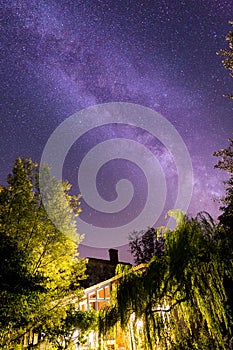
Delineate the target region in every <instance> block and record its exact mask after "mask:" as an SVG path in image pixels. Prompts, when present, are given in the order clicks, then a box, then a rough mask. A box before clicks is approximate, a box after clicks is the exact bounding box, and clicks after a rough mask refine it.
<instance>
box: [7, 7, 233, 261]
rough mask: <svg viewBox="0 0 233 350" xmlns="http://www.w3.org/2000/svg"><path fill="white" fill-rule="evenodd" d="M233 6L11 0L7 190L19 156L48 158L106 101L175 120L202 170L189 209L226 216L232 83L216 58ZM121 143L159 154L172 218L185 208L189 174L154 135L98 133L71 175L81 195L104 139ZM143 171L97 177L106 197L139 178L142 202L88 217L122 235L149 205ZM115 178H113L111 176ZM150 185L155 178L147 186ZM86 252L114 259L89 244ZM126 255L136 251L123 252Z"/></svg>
mask: <svg viewBox="0 0 233 350" xmlns="http://www.w3.org/2000/svg"><path fill="white" fill-rule="evenodd" d="M232 13H233V3H232V1H227V0H226V1H217V0H209V1H200V0H199V1H195V0H190V1H188V0H185V1H178V0H175V1H168V0H167V1H165V0H164V1H163V0H158V1H150V0H144V1H138V0H135V1H123V0H119V1H114V0H112V1H106V0H99V1H98V0H90V1H79V0H76V1H71V0H66V1H65V0H61V1H58V0H57V1H36V0H21V1H20V0H18V1H14V0H12V1H5V4H4V5H3V31H2V34H1V36H2V38H1V39H2V40H1V41H2V53H3V56H4V57H3V64H2V73H3V75H2V78H1V82H2V87H3V93H2V101H3V103H2V107H1V109H2V110H1V119H0V126H1V140H0V147H1V158H0V166H1V179H0V180H1V182H2V183H5V179H6V176H7V174H8V173H9V172H10V170H11V168H12V165H13V163H14V160H15V159H16V158H17V157H18V156H21V157H24V156H29V157H31V158H32V159H33V160H35V161H38V162H39V161H40V158H41V154H42V152H43V149H44V147H45V144H46V142H47V140H48V138H49V137H50V135H51V134H52V132H53V131H54V130H55V129H56V127H58V125H59V124H60V123H61V122H62V121H64V120H65V119H66V118H68V117H69V116H70V115H72V114H73V113H75V112H77V111H80V110H81V109H83V108H86V107H88V106H92V105H95V104H100V103H105V102H131V103H137V104H140V105H143V106H146V107H150V108H152V109H154V110H155V111H157V112H159V113H161V114H162V115H163V116H164V117H165V118H167V120H169V121H170V122H171V123H172V124H173V125H174V127H175V128H176V129H177V131H178V132H179V133H180V135H181V137H182V138H183V140H184V142H185V144H186V146H187V148H188V150H189V152H190V155H191V159H192V163H193V169H194V192H193V197H192V201H191V204H190V208H189V213H190V214H191V215H195V214H196V213H197V212H198V211H201V210H207V211H209V212H210V213H211V214H212V215H213V216H214V217H216V216H217V214H218V210H217V208H218V204H217V203H215V202H213V200H212V199H213V198H214V197H215V198H219V197H220V196H221V195H222V193H223V186H222V179H223V176H222V174H221V173H220V172H219V171H218V170H216V169H213V166H214V164H215V163H216V159H214V157H212V154H213V152H214V151H216V150H218V149H220V148H223V147H225V146H226V145H227V139H228V138H229V137H231V136H232V131H233V123H232V102H231V101H230V100H229V99H226V98H224V97H223V96H222V95H223V94H224V93H232V80H231V78H230V77H229V74H228V72H227V71H226V70H224V68H223V67H222V64H221V59H220V57H219V56H217V55H216V51H218V50H219V49H221V48H224V47H226V45H227V44H226V43H225V40H224V38H225V36H226V34H227V32H228V31H229V30H230V26H229V24H228V21H229V20H232V18H230V14H232ZM116 137H121V138H129V139H132V140H136V141H138V142H139V143H142V144H144V145H145V146H146V147H147V148H148V149H150V150H151V151H152V152H153V153H154V155H155V156H156V157H157V159H158V160H159V161H160V163H161V166H162V167H163V168H164V170H165V173H166V179H167V186H168V193H169V197H168V198H167V201H166V205H165V208H164V211H163V214H162V215H161V219H160V221H159V222H158V223H159V224H162V223H163V217H164V215H165V212H166V210H168V209H170V207H172V205H173V204H174V196H175V193H176V186H177V174H176V173H175V168H174V162H173V160H172V159H171V157H170V155H169V153H168V152H167V151H166V150H165V149H164V147H163V145H161V144H160V143H159V142H158V141H157V140H155V139H154V138H153V137H152V136H151V135H150V134H149V133H147V132H145V131H143V130H142V129H140V128H136V127H130V126H129V125H127V121H126V125H125V126H119V125H109V126H105V127H100V128H98V129H94V130H92V131H90V132H89V133H88V134H87V135H83V137H82V138H81V139H80V140H79V142H77V143H76V144H74V145H73V147H72V149H71V150H70V152H69V154H68V156H67V159H66V162H65V165H64V178H68V179H69V181H70V182H71V183H73V188H74V191H78V190H79V188H78V185H77V181H76V179H77V168H78V166H79V164H80V162H81V160H82V158H83V157H84V156H85V154H86V153H87V151H89V150H90V149H91V148H92V147H93V146H94V145H96V144H97V143H98V142H101V141H104V140H109V139H112V138H116ZM144 177H145V176H144V175H143V172H142V171H141V170H140V169H139V168H137V166H136V165H134V164H132V163H130V162H127V161H125V160H115V161H114V160H113V161H112V162H109V163H108V164H106V165H105V166H104V167H103V168H102V169H101V171H100V172H99V173H98V176H97V188H98V190H99V192H100V193H101V195H102V196H103V198H105V199H106V200H109V201H111V200H114V199H115V197H116V191H115V185H116V183H117V181H119V180H120V179H122V178H129V179H130V181H131V182H132V184H133V185H134V190H135V195H134V198H133V201H132V203H131V206H130V207H128V208H127V213H118V214H116V215H114V216H111V215H110V214H106V213H105V214H104V213H99V212H98V211H96V210H92V209H91V208H90V207H89V206H88V205H87V204H86V203H85V202H84V201H83V203H82V207H83V214H82V216H83V218H84V219H85V220H86V221H87V222H90V223H92V224H93V225H97V226H104V227H116V226H118V225H121V224H123V223H124V222H125V221H126V220H127V219H131V217H133V216H135V215H137V213H138V212H139V211H140V208H141V207H143V205H144V204H145V200H146V199H145V198H146V189H147V188H146V182H145V181H144V180H145V179H144ZM106 178H107V179H108V181H106V180H103V179H106ZM143 179H144V180H143ZM81 251H82V252H83V254H95V255H99V256H104V252H102V251H101V249H100V250H97V249H96V250H93V249H91V248H87V247H82V248H81ZM121 251H122V257H124V258H126V255H127V254H126V253H125V252H126V248H125V247H124V248H121Z"/></svg>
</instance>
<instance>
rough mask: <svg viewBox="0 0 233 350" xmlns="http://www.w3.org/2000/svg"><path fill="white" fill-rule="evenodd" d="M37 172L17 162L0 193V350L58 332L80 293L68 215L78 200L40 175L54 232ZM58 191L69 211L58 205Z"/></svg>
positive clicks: (75, 240) (80, 272)
mask: <svg viewBox="0 0 233 350" xmlns="http://www.w3.org/2000/svg"><path fill="white" fill-rule="evenodd" d="M38 169H39V166H38V164H36V163H33V162H32V161H31V160H30V159H24V160H23V159H20V158H18V159H17V161H16V163H15V165H14V167H13V171H12V174H10V175H9V176H8V185H7V186H5V187H2V188H1V191H0V243H1V248H0V253H1V254H0V281H1V285H0V347H1V349H15V348H16V344H22V343H23V338H24V339H25V334H28V333H30V332H33V331H34V332H36V331H38V330H41V329H43V332H44V334H46V330H47V329H50V328H51V327H52V325H53V326H55V325H57V326H58V325H59V324H60V322H61V320H62V319H64V318H65V317H66V311H67V310H68V309H69V308H70V305H71V304H72V300H71V296H73V297H75V298H76V299H77V298H78V297H79V296H80V293H81V287H80V285H79V283H78V280H80V279H82V278H84V270H85V264H84V261H83V260H82V259H80V258H79V257H78V252H77V247H78V244H79V242H80V239H81V236H80V235H79V234H78V233H77V230H76V225H75V220H74V214H73V210H75V212H76V215H78V213H79V212H80V204H79V197H72V196H70V195H69V193H68V191H69V189H70V186H69V184H68V183H65V184H61V183H60V182H59V181H57V180H55V179H54V178H52V177H51V176H50V175H49V171H48V169H46V168H45V169H44V170H43V171H44V177H43V178H44V181H45V182H46V184H47V188H48V189H50V192H49V191H48V194H51V193H53V198H51V200H52V202H53V203H55V202H56V205H55V206H54V211H53V216H54V217H57V218H58V219H59V221H60V228H62V230H59V229H58V228H57V226H56V225H55V224H54V222H52V221H51V219H50V216H49V215H48V213H47V212H46V210H45V207H44V205H43V202H42V194H41V192H40V187H39V181H38V179H39V171H38ZM64 191H65V193H66V199H67V200H68V201H69V202H70V203H71V204H72V209H71V207H70V206H69V203H68V202H67V200H66V201H65V202H64ZM62 193H63V196H62ZM28 342H29V344H30V342H31V340H30V339H29V341H28Z"/></svg>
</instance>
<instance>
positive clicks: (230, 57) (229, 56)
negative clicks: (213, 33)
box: [217, 21, 233, 98]
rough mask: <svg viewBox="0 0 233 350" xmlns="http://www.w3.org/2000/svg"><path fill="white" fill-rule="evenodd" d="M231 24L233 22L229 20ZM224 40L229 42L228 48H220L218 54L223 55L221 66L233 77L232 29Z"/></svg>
mask: <svg viewBox="0 0 233 350" xmlns="http://www.w3.org/2000/svg"><path fill="white" fill-rule="evenodd" d="M229 23H230V24H231V25H232V26H233V22H231V21H230V22H229ZM226 41H228V42H229V49H228V50H220V51H219V52H217V54H218V55H220V56H222V57H224V59H223V60H222V63H223V66H224V67H225V68H226V69H228V70H229V71H230V76H231V77H233V31H229V33H228V34H227V36H226ZM225 96H226V97H229V98H233V95H232V94H228V95H225Z"/></svg>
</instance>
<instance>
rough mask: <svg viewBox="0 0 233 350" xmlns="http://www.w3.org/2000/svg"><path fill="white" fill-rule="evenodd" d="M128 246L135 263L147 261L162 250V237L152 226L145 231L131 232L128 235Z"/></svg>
mask: <svg viewBox="0 0 233 350" xmlns="http://www.w3.org/2000/svg"><path fill="white" fill-rule="evenodd" d="M129 247H130V251H131V255H132V256H133V258H134V263H135V264H141V263H147V262H149V261H150V260H151V258H152V257H153V256H155V255H157V256H160V255H162V254H163V252H164V239H163V236H162V234H161V232H159V230H156V229H154V228H153V227H151V228H149V229H148V230H147V231H141V232H136V231H135V232H133V233H132V234H131V235H130V236H129Z"/></svg>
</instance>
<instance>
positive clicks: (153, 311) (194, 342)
mask: <svg viewBox="0 0 233 350" xmlns="http://www.w3.org/2000/svg"><path fill="white" fill-rule="evenodd" d="M221 229H222V228H221ZM164 238H165V251H164V254H163V255H162V256H154V257H153V258H152V259H151V261H150V262H149V264H148V266H147V268H145V269H143V270H142V271H140V270H137V271H134V270H131V271H130V272H126V273H123V275H122V278H121V280H120V283H119V284H118V286H117V290H116V296H115V300H114V303H113V305H112V306H111V307H110V308H109V310H105V316H104V317H103V318H102V321H103V323H102V329H101V332H106V331H107V330H108V329H109V328H110V327H113V326H114V324H117V323H119V324H120V326H121V327H122V328H123V329H126V328H127V327H128V326H129V324H130V323H131V324H133V326H134V327H136V324H137V322H139V320H140V322H141V324H142V325H143V327H142V332H141V335H140V336H141V338H143V342H144V344H145V345H144V348H145V349H147V348H148V349H156V346H157V345H158V346H159V348H160V349H179V348H180V345H181V344H182V349H197V348H200V346H201V348H202V349H204V348H205V347H206V349H229V348H230V346H231V345H230V344H231V339H232V335H231V331H232V319H231V316H232V310H230V311H229V307H228V306H229V304H230V303H229V298H230V296H229V295H227V293H226V291H225V285H224V281H225V276H226V274H227V275H228V276H229V275H230V278H231V280H232V279H233V278H232V265H233V264H232V252H231V254H230V255H229V256H228V258H227V257H226V256H225V257H224V259H223V251H222V247H223V246H224V234H221V232H220V228H219V227H218V226H216V225H215V223H214V222H213V220H212V219H211V217H210V216H208V214H206V213H202V214H199V215H198V217H197V218H195V219H189V218H188V217H186V216H183V218H182V220H180V222H179V224H178V226H177V228H176V229H175V230H173V231H166V233H165V234H164ZM226 261H227V264H226ZM132 315H134V320H133V321H132ZM103 324H105V326H103Z"/></svg>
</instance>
